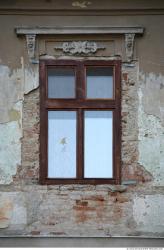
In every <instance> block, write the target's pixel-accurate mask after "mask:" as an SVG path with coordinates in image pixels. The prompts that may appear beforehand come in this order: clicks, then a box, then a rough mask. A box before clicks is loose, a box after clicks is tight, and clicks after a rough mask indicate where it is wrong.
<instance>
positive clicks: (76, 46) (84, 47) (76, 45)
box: [55, 41, 105, 55]
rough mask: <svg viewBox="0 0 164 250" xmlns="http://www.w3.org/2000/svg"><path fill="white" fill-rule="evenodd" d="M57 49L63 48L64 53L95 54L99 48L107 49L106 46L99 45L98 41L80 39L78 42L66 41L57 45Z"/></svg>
mask: <svg viewBox="0 0 164 250" xmlns="http://www.w3.org/2000/svg"><path fill="white" fill-rule="evenodd" d="M55 49H61V50H63V52H64V53H68V54H70V55H76V54H85V55H88V54H94V53H96V52H97V50H98V49H105V47H104V46H99V45H97V43H96V42H90V41H78V42H75V41H73V42H64V43H63V44H62V46H58V47H55Z"/></svg>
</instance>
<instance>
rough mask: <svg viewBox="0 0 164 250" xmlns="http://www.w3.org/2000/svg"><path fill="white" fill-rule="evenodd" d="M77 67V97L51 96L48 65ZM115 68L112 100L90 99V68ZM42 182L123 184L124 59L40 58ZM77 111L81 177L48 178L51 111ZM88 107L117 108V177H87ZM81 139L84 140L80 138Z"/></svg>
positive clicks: (115, 135)
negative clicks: (122, 73) (122, 78)
mask: <svg viewBox="0 0 164 250" xmlns="http://www.w3.org/2000/svg"><path fill="white" fill-rule="evenodd" d="M58 66H60V67H71V68H72V67H73V68H75V70H76V74H75V77H76V84H75V88H76V90H75V91H76V96H75V98H70V99H61V98H60V99H57V98H56V99H52V98H48V80H47V78H48V77H47V71H48V68H50V67H51V68H53V67H58ZM89 66H92V67H107V66H109V67H113V84H114V88H113V95H114V98H112V99H87V98H85V93H86V91H85V90H86V73H85V72H86V67H89ZM39 72H40V183H41V184H50V185H52V184H53V185H54V184H120V181H121V180H120V178H121V170H120V165H121V61H120V60H81V61H80V60H79V61H78V60H40V63H39ZM49 110H73V111H76V112H77V167H76V168H77V177H76V178H75V179H70V178H68V179H65V178H64V179H59V178H48V177H47V176H48V151H47V145H48V111H49ZM84 110H109V111H113V178H84V177H83V176H84V148H83V147H84V145H83V144H84V119H83V117H84V116H83V113H84ZM79 138H81V139H79Z"/></svg>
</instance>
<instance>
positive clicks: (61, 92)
mask: <svg viewBox="0 0 164 250" xmlns="http://www.w3.org/2000/svg"><path fill="white" fill-rule="evenodd" d="M74 97H75V72H74V70H73V69H71V68H53V69H49V70H48V98H74Z"/></svg>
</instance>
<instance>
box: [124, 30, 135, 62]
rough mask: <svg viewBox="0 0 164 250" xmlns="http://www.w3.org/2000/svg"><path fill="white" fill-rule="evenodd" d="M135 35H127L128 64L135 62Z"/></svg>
mask: <svg viewBox="0 0 164 250" xmlns="http://www.w3.org/2000/svg"><path fill="white" fill-rule="evenodd" d="M134 37H135V34H125V53H126V60H127V62H131V61H132V60H133V51H134Z"/></svg>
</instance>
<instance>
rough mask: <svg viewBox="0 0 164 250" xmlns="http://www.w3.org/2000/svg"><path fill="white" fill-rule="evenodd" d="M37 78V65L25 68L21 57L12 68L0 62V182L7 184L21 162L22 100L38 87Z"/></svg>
mask: <svg viewBox="0 0 164 250" xmlns="http://www.w3.org/2000/svg"><path fill="white" fill-rule="evenodd" d="M27 67H28V69H27ZM38 79H39V72H38V65H32V64H31V65H27V66H26V67H25V66H24V60H23V58H21V68H19V69H16V70H13V71H11V70H10V68H9V67H8V66H5V65H0V184H10V183H11V182H12V176H13V175H15V174H16V171H17V166H18V165H20V164H21V141H20V139H21V137H22V109H23V99H24V94H28V93H29V92H30V91H32V90H33V89H36V88H37V87H38V86H39V80H38Z"/></svg>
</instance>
